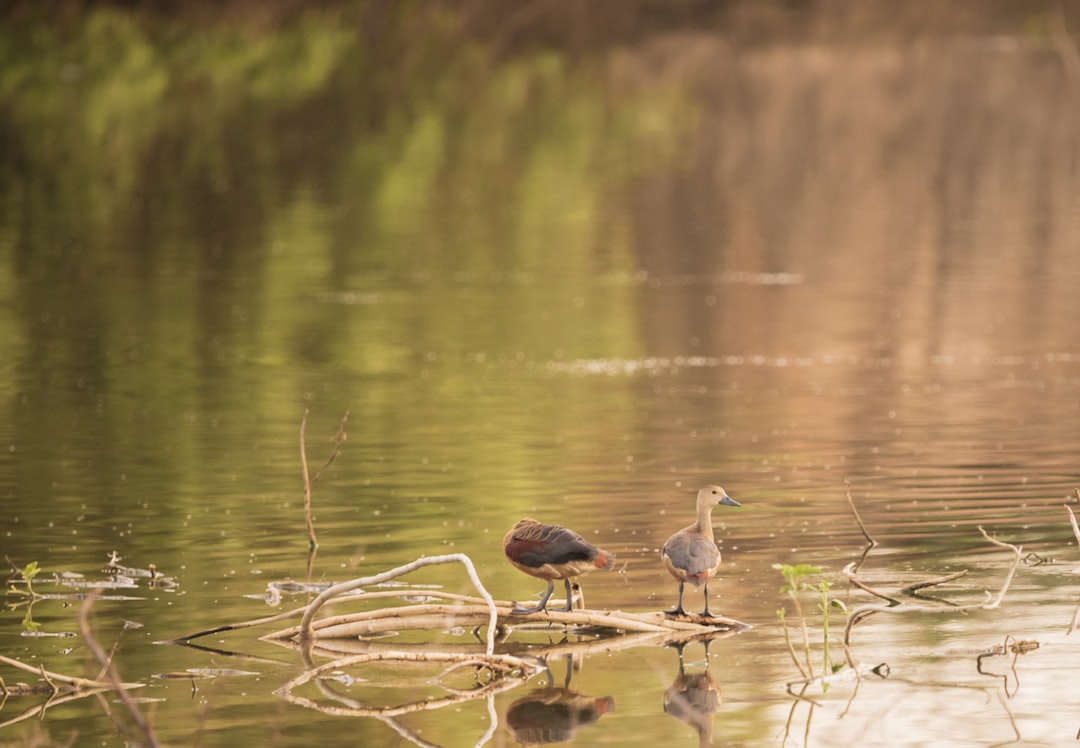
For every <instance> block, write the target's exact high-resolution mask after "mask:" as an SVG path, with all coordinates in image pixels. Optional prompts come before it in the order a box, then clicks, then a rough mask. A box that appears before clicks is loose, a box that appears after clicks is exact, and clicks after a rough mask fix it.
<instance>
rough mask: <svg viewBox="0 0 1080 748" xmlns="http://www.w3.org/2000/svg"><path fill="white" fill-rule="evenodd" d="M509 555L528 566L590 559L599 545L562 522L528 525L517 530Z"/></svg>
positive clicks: (511, 540) (509, 545)
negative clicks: (590, 541) (559, 523)
mask: <svg viewBox="0 0 1080 748" xmlns="http://www.w3.org/2000/svg"><path fill="white" fill-rule="evenodd" d="M506 555H507V556H509V557H510V558H512V559H514V561H516V562H518V563H519V564H524V565H525V566H543V565H544V564H565V563H568V562H570V561H590V560H592V558H593V557H594V556H595V555H596V548H595V547H593V546H592V545H591V544H590V543H589V542H588V541H587V540H585V538H583V537H581V536H580V535H578V534H577V533H576V532H574V531H573V530H568V529H567V528H565V527H560V526H559V525H541V524H534V525H527V526H525V527H522V528H517V529H515V530H514V532H513V534H512V535H511V537H510V540H509V542H508V543H507V544H506Z"/></svg>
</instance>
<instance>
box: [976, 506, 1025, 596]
mask: <svg viewBox="0 0 1080 748" xmlns="http://www.w3.org/2000/svg"><path fill="white" fill-rule="evenodd" d="M979 532H981V533H982V535H983V537H984V538H986V539H987V540H989V541H990V542H991V543H993V544H994V545H996V546H998V547H999V548H1008V549H1009V550H1011V551H1012V552H1013V553H1014V554H1016V558H1015V559H1014V560H1013V565H1012V566H1011V567H1010V568H1009V573H1008V575H1007V576H1006V577H1005V582H1004V584H1002V585H1001V589H1000V590H999V591H998V594H997V597H996V598H994V599H993V600H991V601H990V602H988V603H986V604H985V605H983V606H981V607H982V608H983V609H984V610H992V609H994V608H996V607H998V606H999V605H1001V601H1002V600H1003V599H1005V591H1006V590H1008V589H1009V585H1010V584H1011V583H1012V578H1013V575H1014V574H1016V567H1018V566H1019V565H1020V560H1021V558H1022V556H1023V551H1024V546H1022V545H1013V544H1012V543H1003V542H1001V541H1000V540H996V539H994V538H992V537H990V536H989V535H987V534H986V530H984V529H983V527H982V525H979Z"/></svg>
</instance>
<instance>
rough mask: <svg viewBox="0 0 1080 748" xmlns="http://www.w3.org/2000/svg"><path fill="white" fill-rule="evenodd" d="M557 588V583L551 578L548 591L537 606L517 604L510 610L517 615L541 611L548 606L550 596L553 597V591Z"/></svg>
mask: <svg viewBox="0 0 1080 748" xmlns="http://www.w3.org/2000/svg"><path fill="white" fill-rule="evenodd" d="M554 590H555V583H554V582H552V581H551V580H550V579H549V580H548V588H547V592H545V593H544V596H543V597H542V598H540V602H539V604H538V605H537V606H536V607H535V608H523V607H521V606H520V605H515V606H514V607H513V609H512V610H511V611H510V612H511V613H512V614H513V615H515V616H527V615H529V614H531V613H539V612H541V611H542V610H544V608H545V606H547V601H548V598H549V597H551V593H552V592H553V591H554Z"/></svg>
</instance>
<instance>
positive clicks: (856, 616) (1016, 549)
mask: <svg viewBox="0 0 1080 748" xmlns="http://www.w3.org/2000/svg"><path fill="white" fill-rule="evenodd" d="M979 532H981V533H982V535H983V537H984V538H986V539H987V540H988V541H989V542H991V543H993V544H994V545H996V546H998V547H1000V548H1008V549H1009V550H1011V551H1012V552H1013V555H1014V558H1013V563H1012V565H1011V566H1010V567H1009V571H1008V573H1007V574H1006V575H1005V579H1004V580H1003V581H1002V583H1001V588H1000V589H999V590H998V592H997V594H996V595H992V594H990V592H989V591H987V592H986V599H985V600H984V601H983V602H981V603H973V604H971V605H957V606H955V607H951V608H943V607H940V606H937V605H916V604H912V603H908V602H902V603H901V604H899V605H894V604H890V605H864V606H861V607H859V608H856V609H854V610H852V611H851V615H849V616H848V621H847V625H846V626H845V627H844V651H845V653H846V655H847V661H848V665H850V666H851V667H852V668H858V666H859V665H858V662H857V661H856V660H855V657H854V655H853V654H852V653H851V629H852V628H853V627H854V626H855V624H857V623H858V622H859V621H861V620H863V619H865V618H867V617H868V616H871V615H875V614H877V613H940V612H942V611H945V610H947V611H967V610H993V609H995V608H997V607H999V606H1000V605H1001V602H1002V600H1004V599H1005V593H1006V592H1008V590H1009V586H1010V585H1011V584H1012V580H1013V577H1014V576H1015V574H1016V569H1017V567H1018V566H1019V565H1020V561H1021V560H1022V557H1023V547H1022V546H1016V545H1013V544H1012V543H1005V542H1002V541H1000V540H997V539H995V538H992V537H990V536H989V535H988V534H987V532H986V530H984V529H983V528H982V526H979ZM965 573H966V572H956V573H953V574H947V575H945V576H943V577H939V578H937V579H933V580H928V581H927V582H922V583H920V584H919V585H918V586H917V587H916V586H915V585H912V586H911V587H910V588H909V589H922V588H924V587H928V586H932V585H934V584H942V583H944V582H948V581H950V580H952V579H956V578H957V577H960V576H963V575H964V574H965ZM879 596H882V595H879ZM886 599H889V598H888V597H886Z"/></svg>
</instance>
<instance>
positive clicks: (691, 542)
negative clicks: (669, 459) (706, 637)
mask: <svg viewBox="0 0 1080 748" xmlns="http://www.w3.org/2000/svg"><path fill="white" fill-rule="evenodd" d="M717 504H727V505H728V506H739V502H737V501H735V499H733V498H731V497H730V496H728V495H727V494H726V493H724V489H722V488H720V486H705V488H703V489H701V490H700V491H698V495H697V522H695V523H694V524H692V525H690V526H689V527H686V528H683V529H682V530H679V531H678V532H677V533H675V534H674V535H672V536H671V537H670V538H668V540H667V542H666V543H664V547H663V548H662V549H661V551H660V558H661V559H663V561H664V566H665V567H666V568H667V570H668V571H669V572H670V573H671V576H673V577H675V579H677V580H678V582H679V604H678V605H677V606H675V610H672V611H670V612H669V613H668V615H673V616H681V615H686V611H685V610H683V605H682V596H683V585H684V584H686V583H687V582H690V584H692V585H694V586H695V587H699V586H700V585H701V584H703V583H704V585H705V612H704V613H702V615H704V616H706V617H709V580H710V579H711V578H712V577H713V575H714V574H716V572H717V570H718V569H719V568H720V549H719V548H717V547H716V540H715V539H714V538H713V529H712V510H713V507H714V506H716V505H717Z"/></svg>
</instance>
